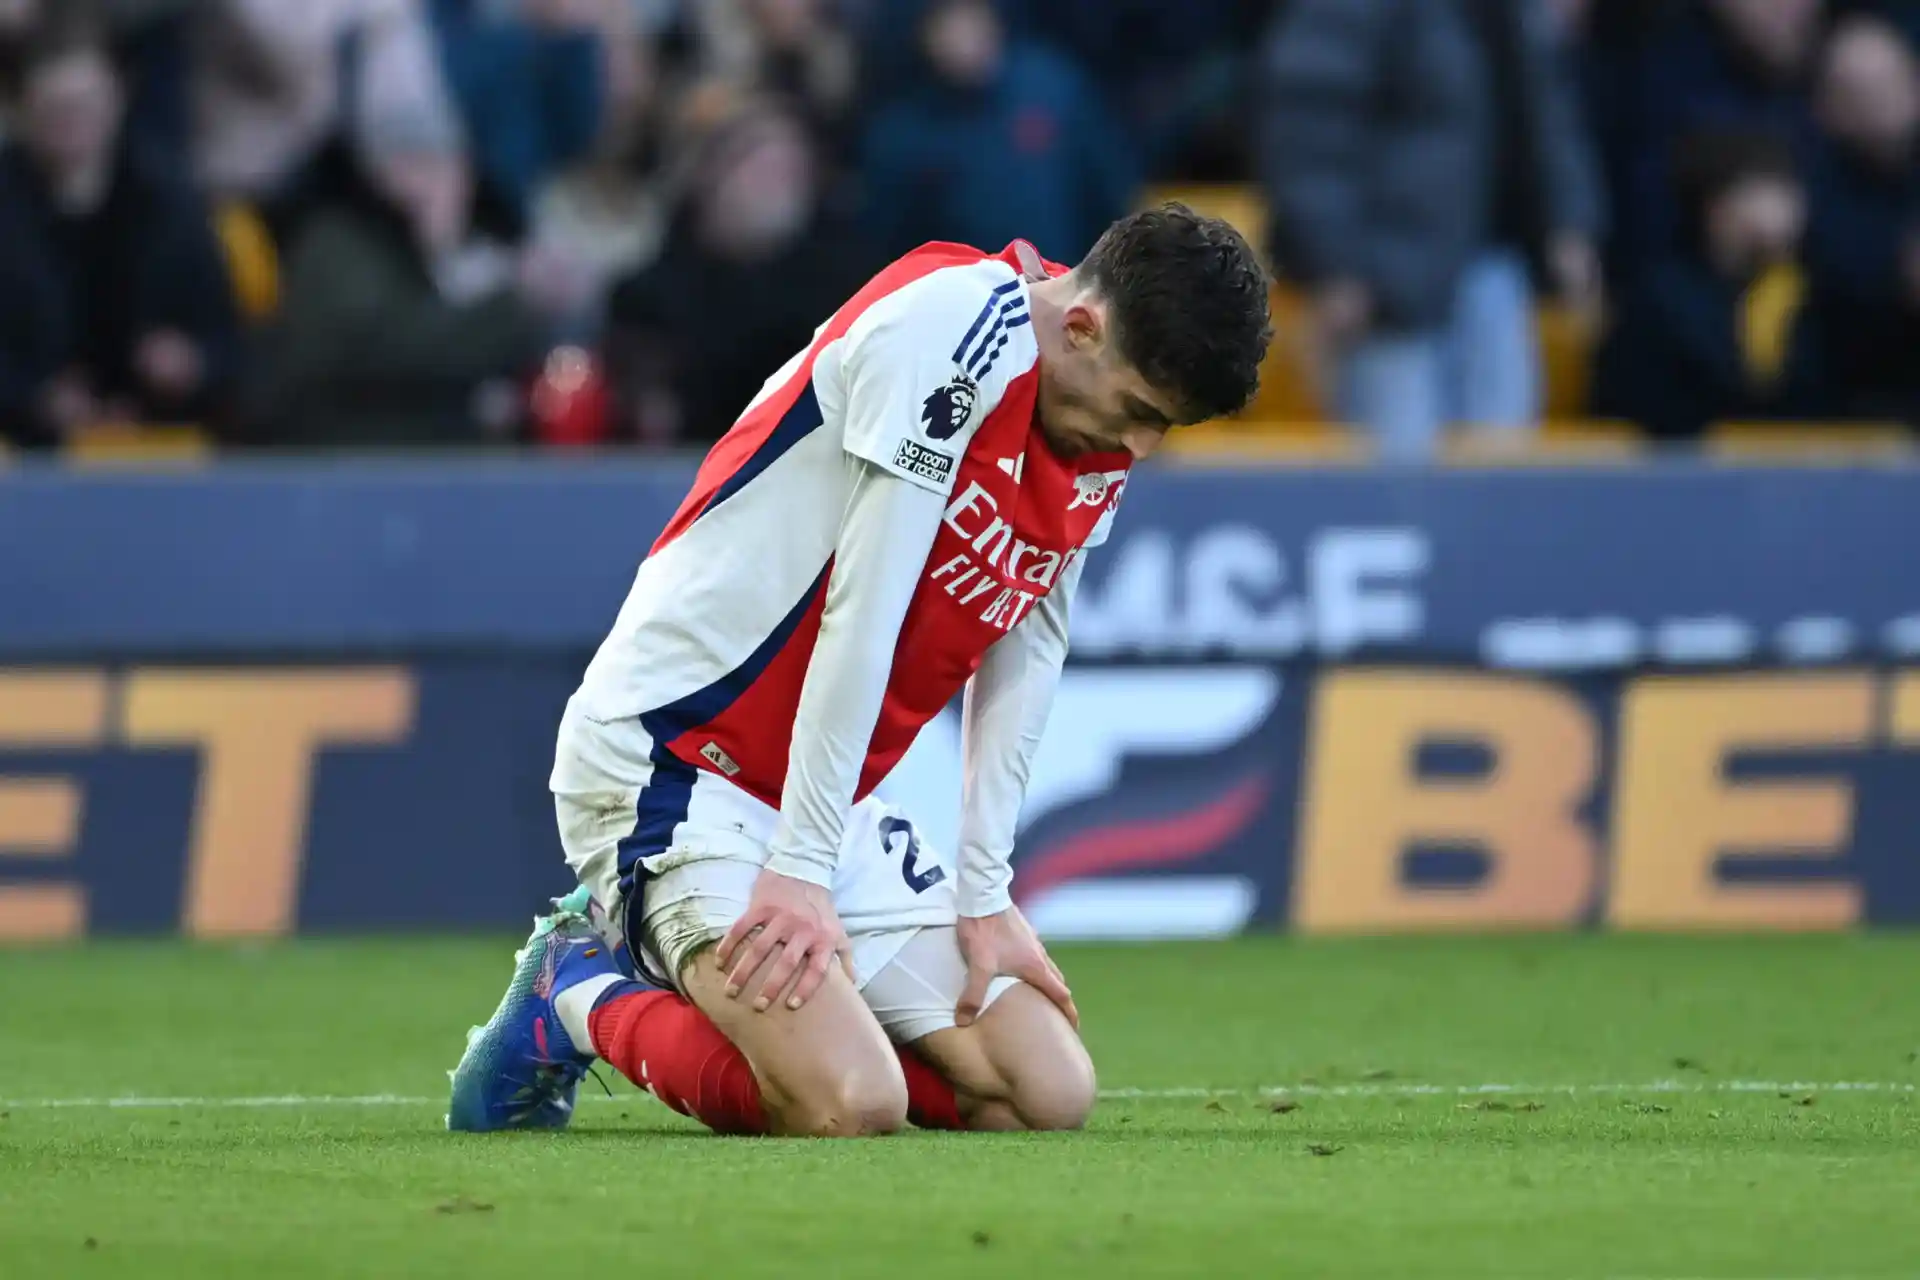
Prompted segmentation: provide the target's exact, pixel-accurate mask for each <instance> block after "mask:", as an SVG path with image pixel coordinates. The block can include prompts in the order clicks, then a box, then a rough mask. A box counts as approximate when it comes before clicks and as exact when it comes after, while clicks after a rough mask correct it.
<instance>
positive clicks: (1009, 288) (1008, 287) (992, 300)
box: [953, 279, 1020, 364]
mask: <svg viewBox="0 0 1920 1280" xmlns="http://www.w3.org/2000/svg"><path fill="white" fill-rule="evenodd" d="M1019 287H1020V281H1019V280H1018V279H1013V280H1009V281H1007V282H1006V283H1005V284H1003V285H1001V286H1000V287H999V288H998V289H995V290H994V291H993V292H992V293H990V294H988V295H987V305H986V306H984V307H981V308H980V314H979V315H977V316H975V317H974V320H973V327H972V328H970V329H968V330H967V336H966V337H964V338H962V339H960V345H959V346H957V347H955V348H954V349H953V362H954V363H955V364H965V363H966V355H967V349H968V348H969V347H971V346H973V340H974V339H975V338H977V337H979V336H980V331H981V330H982V329H984V328H986V327H987V325H988V324H989V323H990V322H991V321H992V320H993V317H994V314H995V313H996V312H998V311H999V310H1000V308H1001V307H1002V306H1004V305H1006V304H1005V301H1004V299H1005V298H1006V296H1007V295H1008V294H1010V293H1012V292H1013V291H1014V290H1015V289H1018V288H1019Z"/></svg>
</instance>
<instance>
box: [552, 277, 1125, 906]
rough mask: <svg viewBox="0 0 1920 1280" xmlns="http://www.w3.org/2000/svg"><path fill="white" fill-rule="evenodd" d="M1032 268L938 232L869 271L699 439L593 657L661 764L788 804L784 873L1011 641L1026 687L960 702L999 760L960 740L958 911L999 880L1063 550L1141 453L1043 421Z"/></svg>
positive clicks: (1056, 621)
mask: <svg viewBox="0 0 1920 1280" xmlns="http://www.w3.org/2000/svg"><path fill="white" fill-rule="evenodd" d="M1023 263H1024V264H1025V265H1024V268H1023ZM1040 269H1041V264H1040V260H1039V258H1038V256H1037V255H1035V254H1034V253H1033V251H1032V250H1031V249H1030V248H1029V247H1027V246H1025V245H1024V244H1018V243H1016V244H1015V245H1011V246H1009V247H1008V248H1007V249H1006V250H1005V251H1003V252H1002V253H1000V254H997V255H989V254H986V253H983V252H981V251H979V250H976V249H971V248H966V247H963V246H959V245H950V244H932V245H927V246H925V247H923V248H921V249H919V250H916V251H915V252H913V253H911V254H909V255H907V256H906V257H905V258H902V259H900V260H899V261H898V262H895V263H894V264H893V265H892V266H890V267H888V268H887V269H886V270H884V271H882V272H881V273H880V274H879V275H878V276H876V277H875V278H874V279H873V280H872V281H871V282H869V283H868V284H867V286H866V287H865V288H863V289H862V290H861V291H860V292H859V293H858V294H856V295H855V296H854V297H853V299H852V300H851V301H849V302H848V303H847V304H846V305H845V306H843V307H842V308H841V309H840V310H839V311H838V312H837V313H836V314H835V315H834V316H833V317H832V318H831V319H830V320H829V321H828V322H827V323H826V324H825V325H823V326H822V327H821V328H820V330H819V331H818V333H817V334H816V335H815V338H814V340H813V342H812V344H811V345H810V346H809V347H808V348H807V349H806V350H805V351H803V352H801V353H800V354H798V355H796V356H795V357H794V358H793V359H792V360H791V361H789V362H788V363H787V365H786V366H785V367H784V368H782V369H781V370H780V371H779V372H778V373H776V374H775V375H774V376H773V377H772V378H771V379H769V380H768V381H767V383H766V385H765V386H764V387H763V388H762V389H761V391H760V393H759V395H757V396H756V397H755V398H754V400H753V402H752V403H751V404H750V405H749V406H748V408H747V410H746V412H745V413H744V414H743V415H742V416H741V418H740V420H739V422H738V423H737V424H736V425H735V426H734V428H733V430H732V431H731V432H729V433H728V434H727V436H726V437H725V438H724V439H722V440H721V441H720V442H719V443H718V444H717V445H715V446H714V448H713V450H712V452H711V453H710V454H708V456H707V459H706V461H705V463H704V464H703V465H702V467H701V468H700V472H699V474H698V476H697V478H696V479H695V481H694V485H693V489H692V491H691V492H690V493H689V494H688V495H687V498H686V500H685V502H684V503H682V505H681V507H680V509H679V511H678V512H677V513H676V514H675V516H674V517H673V520H672V522H671V523H670V524H669V525H668V526H667V528H666V530H665V531H664V532H663V533H662V534H661V536H660V539H659V541H658V542H657V543H656V544H655V545H654V547H653V550H652V552H651V554H650V555H649V556H648V558H647V559H646V560H645V562H644V563H643V564H642V565H641V566H640V570H639V572H638V574H637V576H636V578H635V580H634V584H633V589H632V591H631V593H630V594H629V596H628V598H627V601H626V604H625V606H624V607H623V608H622V609H621V611H620V615H619V618H618V620H617V621H616V622H615V624H614V627H613V630H612V632H611V634H610V635H609V636H608V637H607V639H606V641H605V642H604V643H603V644H602V645H601V647H600V650H599V652H598V654H597V655H596V656H595V657H594V659H593V662H592V664H591V665H590V666H589V668H588V670H587V673H586V677H585V679H584V681H583V683H582V686H581V690H580V694H579V701H580V703H581V707H582V709H583V711H584V712H585V713H586V714H587V715H588V716H589V717H591V718H593V719H596V720H602V721H611V720H623V719H630V718H635V717H637V718H639V720H640V721H641V723H642V725H643V726H644V727H645V729H646V731H647V734H648V736H649V737H650V739H651V740H652V742H653V749H652V761H653V765H654V769H655V773H656V775H657V776H659V777H660V778H663V779H665V781H663V782H661V783H660V784H659V785H662V786H666V785H671V780H672V779H673V778H679V779H682V780H683V781H682V785H684V783H685V780H690V779H691V778H692V777H693V774H692V772H691V771H693V770H700V771H705V772H708V773H713V774H717V775H720V776H722V777H724V778H726V779H727V780H728V781H730V782H731V783H733V784H734V785H735V786H738V787H740V788H742V789H743V790H745V791H747V792H748V793H750V794H752V795H754V796H756V797H757V798H759V799H760V800H762V801H763V802H765V803H766V804H768V805H770V806H774V807H776V808H778V809H779V810H780V812H781V819H782V827H781V832H780V834H779V835H778V836H777V837H776V838H775V840H774V842H773V849H772V852H773V858H772V860H771V862H770V865H774V866H776V867H778V868H779V869H781V870H783V871H786V872H788V873H789V874H796V875H801V876H803V878H808V879H812V880H814V881H815V882H816V883H826V875H827V873H828V872H829V871H830V869H831V865H832V859H833V858H834V857H836V856H837V850H838V848H839V835H840V830H841V827H842V826H843V824H844V822H845V816H846V811H847V810H848V808H850V807H851V805H852V804H853V803H854V802H856V801H857V800H859V799H861V798H863V797H865V796H866V795H867V794H868V793H869V792H871V791H872V789H873V788H874V787H875V786H876V785H877V784H878V783H879V782H880V781H881V780H882V779H884V778H885V777H886V776H887V774H888V772H889V771H890V770H892V768H893V767H894V765H895V764H897V763H898V762H899V760H900V758H901V757H902V756H903V755H904V754H905V753H906V750H907V748H908V746H909V745H910V744H911V743H912V741H913V739H914V737H915V735H916V734H918V733H919V731H920V729H921V728H922V727H923V726H924V725H925V724H926V723H927V722H928V721H929V720H931V719H932V718H933V717H934V716H935V715H937V714H938V713H939V712H940V711H941V709H942V708H944V707H945V706H947V705H948V703H950V702H951V701H952V700H953V698H954V697H955V696H956V695H957V694H959V693H960V692H961V691H962V690H963V689H964V688H966V687H967V686H968V683H969V680H970V679H971V678H972V677H973V676H974V674H975V672H976V671H979V670H980V669H981V667H982V664H983V662H984V661H985V660H986V659H987V658H988V656H989V654H990V653H991V652H994V651H995V650H996V649H1000V650H1004V656H1003V657H999V658H996V664H997V668H1001V669H1004V671H1005V677H1004V679H1002V680H1001V685H1002V686H1003V687H1004V690H1005V691H1006V692H1008V693H1011V694H1014V695H1015V696H1013V697H1010V698H997V699H996V698H991V697H990V698H985V699H981V698H979V697H978V695H979V694H980V693H981V692H982V691H981V690H975V691H974V692H975V695H976V696H975V698H974V699H973V701H979V702H980V703H981V704H982V705H981V706H979V707H978V708H975V707H973V706H971V705H970V707H969V728H970V734H969V736H970V738H974V739H977V738H980V737H981V736H982V734H983V733H984V735H985V736H986V737H987V738H988V739H990V740H991V741H990V743H988V744H985V745H984V746H983V749H990V750H993V751H995V752H997V753H998V755H999V756H1002V757H1005V762H1004V763H1003V762H1000V761H997V760H982V761H981V762H980V764H979V765H978V767H976V764H975V763H974V760H973V758H972V757H973V754H974V753H973V748H972V747H971V746H970V749H969V763H968V767H967V773H968V775H969V776H968V778H967V780H966V781H967V799H966V802H965V806H966V808H967V809H968V810H969V811H970V812H971V813H972V814H973V823H972V834H971V835H969V834H968V831H967V823H966V821H964V820H963V837H962V846H963V847H962V850H961V854H962V858H961V862H962V873H961V890H962V910H963V912H964V913H966V914H985V913H987V910H988V909H989V908H994V909H997V907H998V906H999V905H1003V904H1004V902H1005V901H1007V900H1008V899H1007V897H1006V893H1005V888H1006V885H1005V881H1006V878H1007V873H1006V872H1005V869H1004V863H1005V861H1006V855H1007V853H1008V852H1009V851H1010V848H1011V842H1012V833H1013V826H1014V821H1015V818H1016V817H1017V810H1018V806H1019V802H1020V799H1021V795H1022V794H1023V792H1024V787H1025V780H1026V771H1027V764H1028V762H1029V761H1030V759H1031V754H1032V748H1033V746H1034V745H1035V743H1037V741H1038V735H1039V728H1040V725H1041V724H1043V723H1044V717H1045V710H1046V707H1047V705H1048V704H1049V703H1050V701H1051V694H1052V686H1053V683H1054V681H1056V680H1057V678H1058V672H1059V665H1060V661H1061V660H1062V659H1063V658H1064V654H1065V647H1066V615H1065V608H1066V603H1067V597H1068V596H1070V594H1071V591H1072V587H1073V585H1074V584H1075V583H1076V582H1077V581H1078V577H1079V566H1078V564H1077V563H1076V561H1077V557H1078V556H1079V555H1080V554H1081V552H1082V551H1083V550H1085V549H1086V548H1087V547H1090V546H1094V545H1097V544H1098V543H1100V542H1102V541H1104V540H1105V537H1106V533H1107V530H1108V528H1109V526H1110V524H1111V521H1112V518H1113V512H1114V508H1115V505H1116V503H1117V502H1118V500H1119V497H1120V494H1121V492H1122V490H1123V488H1124V486H1125V483H1126V479H1127V472H1128V467H1129V465H1130V463H1131V462H1132V458H1131V457H1130V456H1129V455H1126V454H1095V455H1086V456H1082V457H1078V458H1074V459H1064V458H1061V457H1058V456H1057V455H1055V454H1054V453H1053V452H1052V451H1051V450H1050V449H1049V448H1048V446H1047V444H1046V442H1045V439H1044V438H1043V436H1042V434H1041V432H1040V430H1039V425H1038V422H1037V418H1036V414H1035V396H1036V391H1037V387H1038V381H1039V371H1038V368H1037V361H1038V348H1037V346H1036V343H1035V340H1034V336H1033V330H1032V328H1031V315H1030V312H1029V309H1028V307H1029V298H1028V286H1029V284H1030V283H1031V281H1032V280H1036V279H1040V278H1043V277H1041V276H1040V275H1038V274H1037V272H1038V270H1040ZM1044 269H1045V270H1046V271H1047V272H1049V273H1050V274H1054V275H1058V274H1061V273H1062V272H1064V270H1065V268H1062V267H1058V266H1056V265H1054V264H1046V265H1045V267H1044ZM1029 272H1034V273H1036V274H1032V275H1029V274H1028V273H1029ZM743 305H751V300H750V299H745V300H743ZM1023 624H1027V625H1023ZM1009 637H1019V639H1017V640H1014V641H1012V642H1010V643H1007V644H1002V642H1003V641H1007V640H1008V638H1009ZM1023 681H1032V682H1034V688H1032V689H1031V690H1029V691H1028V692H1027V693H1026V694H1022V693H1021V692H1020V690H1019V685H1020V684H1021V682H1023ZM989 692H991V691H989ZM995 701H997V702H998V703H1000V704H1002V705H1001V706H1000V707H999V708H998V709H997V710H996V709H995V708H994V707H993V706H991V705H988V704H990V703H993V702H995ZM1036 704H1037V706H1038V711H1039V715H1038V718H1037V720H1036V717H1035V715H1034V710H1035V706H1036ZM1009 808H1010V809H1011V812H1009V811H1008V810H1009ZM970 845H977V846H979V848H976V849H975V850H974V851H973V860H974V861H975V862H976V863H979V864H980V865H978V866H976V867H975V868H974V871H973V874H972V876H971V877H970V876H969V871H968V860H969V846H970ZM989 846H991V847H989ZM995 860H997V861H998V863H999V864H1001V865H1000V866H998V867H995V866H993V865H990V864H991V863H993V862H994V861H995ZM970 906H971V907H972V908H974V909H971V910H969V907H970Z"/></svg>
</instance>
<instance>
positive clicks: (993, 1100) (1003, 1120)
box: [913, 983, 1096, 1130]
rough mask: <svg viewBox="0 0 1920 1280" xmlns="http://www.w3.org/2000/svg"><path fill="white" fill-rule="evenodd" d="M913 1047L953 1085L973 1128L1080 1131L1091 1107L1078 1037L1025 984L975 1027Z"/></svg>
mask: <svg viewBox="0 0 1920 1280" xmlns="http://www.w3.org/2000/svg"><path fill="white" fill-rule="evenodd" d="M913 1049H914V1051H915V1052H917V1053H919V1054H920V1056H921V1057H923V1058H925V1059H926V1060H927V1061H928V1062H929V1063H931V1064H932V1065H933V1067H934V1068H935V1069H936V1070H938V1071H939V1072H940V1073H941V1074H942V1075H944V1076H945V1077H946V1078H947V1079H948V1080H949V1081H951V1082H952V1083H953V1088H954V1093H955V1095H956V1099H957V1101H958V1103H959V1107H960V1115H961V1117H962V1118H963V1119H965V1121H966V1124H967V1128H969V1129H1032V1130H1057V1129H1078V1128H1080V1127H1081V1126H1083V1125H1084V1124H1086V1122H1087V1116H1088V1115H1089V1114H1091V1113H1092V1111H1093V1104H1094V1099H1095V1096H1096V1086H1095V1081H1094V1073H1093V1060H1092V1059H1091V1058H1089V1057H1088V1056H1087V1050H1086V1047H1085V1046H1084V1045H1082V1044H1081V1043H1080V1036H1079V1034H1078V1033H1077V1032H1075V1031H1074V1029H1073V1027H1072V1026H1071V1025H1070V1024H1069V1023H1068V1022H1067V1019H1066V1015H1064V1014H1063V1013H1061V1012H1060V1010H1059V1008H1058V1007H1057V1006H1055V1005H1054V1003H1053V1002H1052V1001H1051V1000H1048V999H1047V998H1046V997H1045V996H1043V995H1041V994H1040V993H1039V992H1038V991H1036V990H1034V989H1033V988H1032V987H1029V986H1027V985H1025V984H1024V983H1022V984H1020V985H1017V986H1014V987H1010V988H1008V989H1007V991H1006V992H1005V994H1003V995H1002V996H1001V997H1000V998H999V999H998V1000H995V1001H994V1002H993V1004H992V1005H991V1006H990V1007H989V1008H988V1009H987V1011H986V1012H985V1013H983V1014H981V1015H980V1017H979V1019H978V1020H976V1021H975V1022H974V1023H973V1024H972V1025H971V1026H966V1027H949V1028H947V1029H946V1030H944V1031H936V1032H934V1033H933V1034H931V1035H928V1036H925V1037H923V1038H921V1039H920V1040H917V1041H915V1042H914V1044H913Z"/></svg>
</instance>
